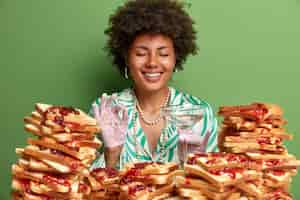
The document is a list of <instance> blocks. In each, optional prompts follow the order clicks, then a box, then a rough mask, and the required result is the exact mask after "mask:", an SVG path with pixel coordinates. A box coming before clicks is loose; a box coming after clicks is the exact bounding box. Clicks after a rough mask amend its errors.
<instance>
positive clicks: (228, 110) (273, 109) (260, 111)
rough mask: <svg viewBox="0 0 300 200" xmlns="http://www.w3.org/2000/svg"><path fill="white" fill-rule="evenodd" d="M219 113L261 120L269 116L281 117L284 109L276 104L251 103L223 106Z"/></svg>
mask: <svg viewBox="0 0 300 200" xmlns="http://www.w3.org/2000/svg"><path fill="white" fill-rule="evenodd" d="M218 114H219V115H221V116H223V117H227V116H237V117H243V118H247V119H251V120H254V121H257V122H260V121H265V120H267V119H268V118H271V119H274V118H276V119H277V118H281V116H282V115H283V111H282V109H281V108H280V107H279V106H278V105H276V104H269V103H252V104H250V105H239V106H222V107H220V109H219V112H218Z"/></svg>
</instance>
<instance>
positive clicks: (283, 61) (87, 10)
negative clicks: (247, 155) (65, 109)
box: [0, 0, 300, 200]
mask: <svg viewBox="0 0 300 200" xmlns="http://www.w3.org/2000/svg"><path fill="white" fill-rule="evenodd" d="M122 2H124V1H123V0H113V1H112V0H89V1H84V0H81V1H80V0H49V1H46V0H44V1H42V0H26V1H24V0H0V67H1V72H0V89H1V101H0V102H1V115H0V121H1V122H0V127H1V129H0V130H1V139H0V148H1V158H0V161H1V165H0V174H1V175H0V177H1V178H0V181H1V187H0V199H1V200H2V199H9V192H10V182H11V180H10V179H11V176H10V166H11V164H12V163H13V162H15V161H16V159H17V157H16V155H15V147H23V146H24V145H25V144H26V138H27V137H28V136H30V134H28V133H26V132H25V131H23V117H24V116H25V115H26V114H28V113H30V112H31V111H32V110H33V108H34V107H33V106H34V103H35V102H45V103H51V104H64V105H72V106H75V107H79V108H82V109H85V110H87V109H88V107H89V105H90V103H91V102H92V100H93V99H94V98H95V97H96V96H97V95H100V94H101V93H102V92H104V91H106V92H111V91H117V90H120V89H122V88H124V87H127V86H128V85H129V83H128V82H125V81H124V80H122V79H121V78H120V76H119V74H118V73H117V71H116V70H115V69H114V68H113V67H112V65H111V61H110V59H109V58H108V57H107V56H106V54H105V52H104V51H103V50H102V48H103V46H104V44H105V40H106V39H107V38H106V37H105V36H104V34H103V30H104V29H105V27H106V25H107V21H108V16H109V14H110V13H112V12H113V11H114V10H115V9H116V7H117V6H118V5H120V4H121V3H122ZM187 2H189V3H191V7H190V8H188V11H189V13H190V14H191V15H192V17H193V18H194V20H195V22H196V27H197V30H198V44H199V46H200V48H201V51H200V55H198V56H194V57H190V58H189V59H188V61H187V63H186V64H185V65H184V67H185V70H184V71H183V72H179V73H178V74H176V75H175V76H174V78H173V81H172V83H171V84H172V85H173V86H175V87H177V88H179V89H182V90H184V91H187V92H189V93H191V94H193V95H196V96H198V97H201V98H203V99H205V100H207V101H208V102H210V103H211V104H212V105H213V107H214V109H215V111H217V108H218V107H219V106H221V105H237V104H246V103H250V102H253V101H265V102H273V103H277V104H279V105H281V106H282V107H283V108H284V111H285V118H286V119H287V120H288V122H289V123H288V126H287V129H288V130H289V131H290V132H291V133H293V134H294V136H295V139H294V140H293V141H291V142H288V144H287V146H288V148H289V151H290V152H291V153H293V154H295V155H297V157H298V158H300V151H299V149H298V148H299V145H300V136H299V134H300V124H299V122H298V118H299V114H300V107H299V103H300V93H299V90H298V87H299V85H300V78H299V75H300V23H299V22H300V1H299V0H251V1H250V0H228V1H223V0H209V1H207V0H190V1H187ZM299 184H300V175H298V176H297V177H296V178H294V181H293V184H292V192H293V194H294V196H295V197H296V198H295V199H298V198H300V191H299V190H297V185H299Z"/></svg>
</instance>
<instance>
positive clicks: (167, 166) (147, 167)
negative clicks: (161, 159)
mask: <svg viewBox="0 0 300 200" xmlns="http://www.w3.org/2000/svg"><path fill="white" fill-rule="evenodd" d="M178 167H179V166H178V164H177V163H175V162H169V163H155V162H140V163H130V164H128V165H126V166H125V173H126V170H130V169H137V170H139V171H140V174H141V175H150V174H152V175H153V174H167V173H169V172H171V171H174V170H176V169H178Z"/></svg>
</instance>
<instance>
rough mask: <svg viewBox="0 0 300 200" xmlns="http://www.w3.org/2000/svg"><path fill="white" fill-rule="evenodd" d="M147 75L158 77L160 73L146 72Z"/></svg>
mask: <svg viewBox="0 0 300 200" xmlns="http://www.w3.org/2000/svg"><path fill="white" fill-rule="evenodd" d="M145 76H148V77H157V76H160V73H145Z"/></svg>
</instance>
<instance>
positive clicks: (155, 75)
mask: <svg viewBox="0 0 300 200" xmlns="http://www.w3.org/2000/svg"><path fill="white" fill-rule="evenodd" d="M142 74H143V77H144V79H145V80H146V81H148V82H152V83H153V82H158V81H159V80H160V78H161V77H162V74H163V73H162V72H142Z"/></svg>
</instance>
